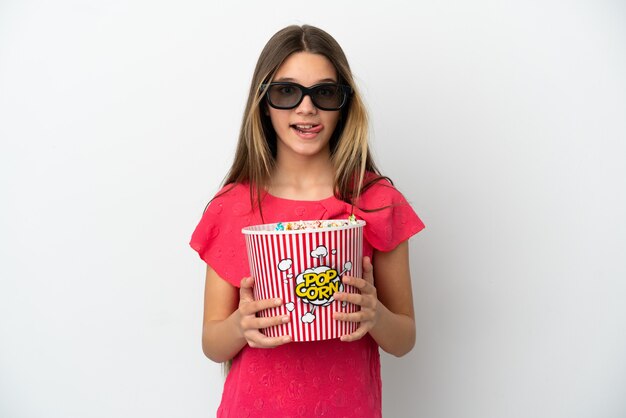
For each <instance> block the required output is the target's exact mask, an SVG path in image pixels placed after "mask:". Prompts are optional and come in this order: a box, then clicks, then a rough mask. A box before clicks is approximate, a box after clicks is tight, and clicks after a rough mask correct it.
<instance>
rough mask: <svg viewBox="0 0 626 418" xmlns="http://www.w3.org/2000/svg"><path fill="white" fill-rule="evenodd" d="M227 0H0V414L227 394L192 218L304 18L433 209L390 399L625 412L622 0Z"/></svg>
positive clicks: (426, 412)
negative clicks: (269, 55)
mask: <svg viewBox="0 0 626 418" xmlns="http://www.w3.org/2000/svg"><path fill="white" fill-rule="evenodd" d="M222 3H223V4H222V5H217V2H210V1H192V0H183V1H176V2H174V1H170V2H164V1H154V0H143V1H142V0H133V1H122V0H115V1H112V0H93V1H79V0H56V1H38V2H37V1H27V0H21V1H18V0H14V1H11V0H0V141H1V148H0V192H1V196H0V199H1V203H0V250H1V251H0V257H1V258H0V416H1V417H7V418H26V417H29V418H30V417H46V418H57V417H58V418H61V417H63V418H67V417H71V418H84V417H133V418H140V417H146V418H147V417H150V418H157V417H209V416H214V414H215V410H216V408H217V405H218V402H219V399H220V396H221V387H222V377H221V371H220V367H219V365H216V364H213V363H211V362H210V361H209V360H207V359H206V358H204V357H203V354H202V351H201V347H200V335H201V315H202V292H203V284H204V282H203V278H204V276H203V273H204V265H203V263H202V261H201V260H200V259H199V258H198V257H197V255H196V254H195V253H194V252H193V251H192V250H191V249H190V248H189V247H188V244H187V243H188V240H189V237H190V234H191V232H192V230H193V228H194V227H195V224H196V223H197V221H198V220H199V218H200V215H201V213H202V210H203V208H204V205H205V204H206V202H207V201H208V200H209V198H210V197H211V196H212V195H213V194H214V193H215V191H216V190H217V189H218V187H219V184H220V182H221V180H222V178H223V176H224V175H225V173H226V170H227V168H228V167H229V165H230V163H231V159H232V156H233V151H234V147H235V142H236V137H237V133H238V129H239V123H240V120H241V116H242V113H243V107H244V103H245V99H246V94H247V91H248V88H249V82H250V78H251V76H252V71H253V67H254V64H255V62H256V59H257V57H258V55H259V53H260V51H261V49H262V47H263V45H264V44H265V42H266V41H267V40H268V39H269V37H270V36H271V35H272V34H273V33H274V32H276V31H277V30H278V29H280V28H282V27H284V26H286V25H288V24H292V23H297V24H302V23H310V24H314V25H318V26H320V27H322V28H323V29H325V30H327V31H328V32H330V33H331V34H332V35H333V36H334V37H335V38H336V39H337V40H338V41H339V43H340V44H341V45H342V46H343V48H344V50H345V52H346V54H347V56H348V59H349V60H350V63H351V65H352V68H353V71H354V73H355V75H356V77H357V80H358V83H359V86H360V88H361V89H362V91H363V94H364V96H365V98H366V101H367V103H368V107H369V109H370V111H371V116H372V129H373V137H372V146H373V149H374V152H375V157H376V158H377V161H378V162H379V165H380V166H381V168H382V169H383V172H384V173H385V174H387V175H389V176H390V177H391V178H392V179H393V180H395V182H396V185H397V186H398V187H399V188H400V190H401V191H403V192H404V194H405V195H406V196H407V198H408V199H409V200H410V201H411V203H412V204H413V206H414V208H415V210H416V211H417V212H418V213H419V214H420V216H421V217H422V218H423V220H424V222H425V223H426V225H427V229H426V230H425V231H424V232H422V233H420V234H419V235H417V237H415V238H413V239H412V240H411V262H412V273H413V278H414V281H413V283H414V294H415V305H416V315H417V335H418V338H417V345H416V347H415V349H414V350H413V351H412V352H411V353H410V354H409V355H407V356H406V357H403V358H401V359H396V358H392V357H390V356H387V355H384V356H383V384H384V411H385V416H386V417H424V418H534V417H537V418H583V417H584V418H620V417H624V416H626V222H625V216H624V214H625V213H626V122H625V119H626V118H625V116H626V76H624V74H626V29H625V28H626V5H624V3H623V2H621V1H617V0H616V1H597V0H588V1H558V0H547V1H538V0H531V1H519V2H511V1H505V2H501V1H500V2H499V1H490V0H478V1H467V2H464V1H460V0H456V1H443V2H432V1H421V0H412V1H405V2H402V1H391V0H387V1H385V2H380V3H378V2H377V3H375V4H373V5H370V6H368V5H367V3H364V2H362V1H359V2H356V1H355V2H347V1H346V2H340V1H317V2H293V1H274V2H271V3H268V2H254V3H253V2H243V1H230V2H222ZM276 390H277V391H280V390H281V388H276Z"/></svg>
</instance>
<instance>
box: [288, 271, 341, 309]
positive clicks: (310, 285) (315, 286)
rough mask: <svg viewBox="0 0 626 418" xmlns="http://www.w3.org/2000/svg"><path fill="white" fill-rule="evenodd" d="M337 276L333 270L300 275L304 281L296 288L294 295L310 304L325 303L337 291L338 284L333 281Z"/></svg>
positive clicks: (336, 281)
mask: <svg viewBox="0 0 626 418" xmlns="http://www.w3.org/2000/svg"><path fill="white" fill-rule="evenodd" d="M338 275H339V274H338V273H337V270H335V269H328V270H326V271H322V272H321V273H316V272H314V271H310V272H305V273H303V274H302V278H303V279H304V281H302V282H301V283H299V284H298V285H297V286H296V295H298V297H300V298H302V299H307V300H309V301H311V302H319V301H324V302H326V301H328V300H329V299H330V298H331V297H332V296H333V295H334V294H335V292H336V291H338V290H339V284H340V282H339V280H335V279H336V278H337V276H338Z"/></svg>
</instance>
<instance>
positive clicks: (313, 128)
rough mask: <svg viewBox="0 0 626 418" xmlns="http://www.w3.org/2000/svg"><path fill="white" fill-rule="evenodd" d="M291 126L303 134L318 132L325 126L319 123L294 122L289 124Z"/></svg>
mask: <svg viewBox="0 0 626 418" xmlns="http://www.w3.org/2000/svg"><path fill="white" fill-rule="evenodd" d="M289 126H290V127H291V128H293V129H295V130H296V131H298V132H301V133H303V134H316V133H318V132H319V131H321V130H322V128H323V126H322V125H319V124H308V125H305V124H292V125H289Z"/></svg>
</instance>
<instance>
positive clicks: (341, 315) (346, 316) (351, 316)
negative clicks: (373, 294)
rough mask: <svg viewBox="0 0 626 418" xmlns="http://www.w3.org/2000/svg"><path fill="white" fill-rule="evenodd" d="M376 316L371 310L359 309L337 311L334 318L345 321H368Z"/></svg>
mask: <svg viewBox="0 0 626 418" xmlns="http://www.w3.org/2000/svg"><path fill="white" fill-rule="evenodd" d="M373 318H374V314H373V313H372V312H371V311H364V310H363V311H357V312H351V313H346V312H335V314H334V315H333V319H335V320H336V321H343V322H366V321H370V320H372V319H373Z"/></svg>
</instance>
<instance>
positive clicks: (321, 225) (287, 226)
mask: <svg viewBox="0 0 626 418" xmlns="http://www.w3.org/2000/svg"><path fill="white" fill-rule="evenodd" d="M356 223H357V222H356V219H355V220H354V221H348V220H323V221H297V222H286V223H283V222H278V223H277V224H276V228H275V230H276V231H314V230H316V229H325V228H337V227H342V226H349V225H354V224H356Z"/></svg>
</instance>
